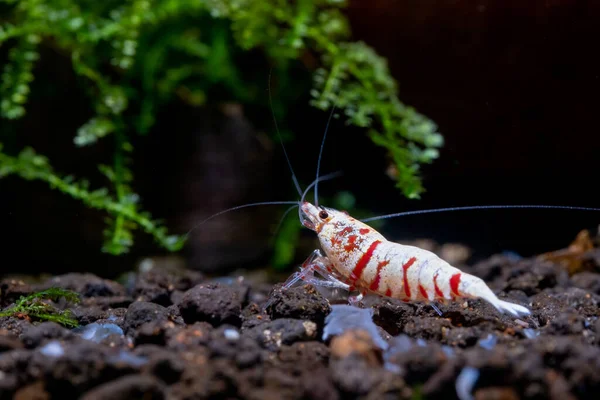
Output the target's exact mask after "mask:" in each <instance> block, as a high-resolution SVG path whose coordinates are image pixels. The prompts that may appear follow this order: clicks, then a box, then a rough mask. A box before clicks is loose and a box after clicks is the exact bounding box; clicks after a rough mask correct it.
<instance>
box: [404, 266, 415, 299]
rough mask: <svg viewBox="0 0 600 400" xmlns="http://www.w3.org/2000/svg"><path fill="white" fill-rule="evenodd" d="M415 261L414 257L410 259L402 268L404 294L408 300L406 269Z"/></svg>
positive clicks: (408, 290)
mask: <svg viewBox="0 0 600 400" xmlns="http://www.w3.org/2000/svg"><path fill="white" fill-rule="evenodd" d="M415 261H417V259H416V258H415V257H411V258H410V259H409V260H408V261H407V262H406V264H404V265H403V266H402V271H403V273H404V294H406V297H407V298H410V286H409V285H408V269H409V268H410V267H411V266H412V265H413V264H414V263H415Z"/></svg>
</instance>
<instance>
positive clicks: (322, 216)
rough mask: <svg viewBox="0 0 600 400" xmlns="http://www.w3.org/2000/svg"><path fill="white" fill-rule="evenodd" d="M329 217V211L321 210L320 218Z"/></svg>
mask: <svg viewBox="0 0 600 400" xmlns="http://www.w3.org/2000/svg"><path fill="white" fill-rule="evenodd" d="M327 217H329V214H327V211H325V210H323V211H321V212H319V218H321V219H327Z"/></svg>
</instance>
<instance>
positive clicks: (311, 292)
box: [266, 285, 331, 331]
mask: <svg viewBox="0 0 600 400" xmlns="http://www.w3.org/2000/svg"><path fill="white" fill-rule="evenodd" d="M271 296H272V297H271V299H270V301H271V304H269V306H268V307H267V310H266V311H267V313H268V314H269V315H270V317H271V319H272V320H275V319H277V318H292V319H304V320H309V321H312V322H314V323H316V324H317V326H318V328H319V331H321V330H322V329H323V325H324V322H325V317H326V316H327V314H329V313H330V312H331V307H330V306H329V302H328V301H327V300H326V299H325V298H324V297H323V296H321V294H319V292H317V291H316V290H315V289H314V287H312V286H308V285H307V286H300V287H293V288H290V289H287V290H284V291H281V289H279V288H275V289H274V292H273V294H272V295H271Z"/></svg>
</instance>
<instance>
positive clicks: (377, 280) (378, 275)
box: [369, 260, 390, 291]
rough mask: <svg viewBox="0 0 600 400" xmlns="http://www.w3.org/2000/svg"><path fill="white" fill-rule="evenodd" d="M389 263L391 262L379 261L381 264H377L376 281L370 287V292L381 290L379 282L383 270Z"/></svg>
mask: <svg viewBox="0 0 600 400" xmlns="http://www.w3.org/2000/svg"><path fill="white" fill-rule="evenodd" d="M389 263H390V260H384V261H379V264H377V273H376V274H375V279H373V282H371V286H369V289H370V290H372V291H376V290H377V289H379V281H381V270H382V269H383V267H385V266H386V265H388V264H389Z"/></svg>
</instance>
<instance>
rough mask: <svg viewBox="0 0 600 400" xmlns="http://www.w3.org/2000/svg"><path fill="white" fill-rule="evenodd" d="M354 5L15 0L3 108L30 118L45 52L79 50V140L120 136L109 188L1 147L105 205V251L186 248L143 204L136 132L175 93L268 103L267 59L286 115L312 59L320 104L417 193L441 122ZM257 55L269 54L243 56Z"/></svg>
mask: <svg viewBox="0 0 600 400" xmlns="http://www.w3.org/2000/svg"><path fill="white" fill-rule="evenodd" d="M345 5H346V4H345V1H340V0H296V1H294V2H289V1H287V0H274V1H269V2H266V1H263V0H131V1H127V2H122V1H117V0H105V1H92V0H83V1H79V0H77V1H76V0H19V1H16V0H5V1H4V2H3V3H2V4H1V5H0V6H1V7H2V11H3V14H4V15H5V18H4V19H3V22H2V23H1V25H0V44H1V45H3V46H4V47H5V48H8V49H9V50H8V58H7V62H6V63H5V65H4V70H3V72H2V84H1V85H0V116H1V117H3V118H5V119H8V120H15V119H19V118H24V117H25V116H26V111H27V101H28V98H29V96H30V91H31V83H32V81H33V80H34V79H35V78H36V77H35V67H36V63H37V62H38V59H39V54H40V49H41V48H42V47H44V48H52V49H53V50H55V51H57V52H59V53H60V54H64V55H67V56H68V57H70V60H71V64H72V68H73V70H74V72H75V74H76V75H77V76H78V82H79V84H80V85H81V87H82V88H83V90H84V91H85V92H86V93H87V94H88V98H89V107H90V110H93V116H92V117H91V118H90V119H89V120H88V121H87V122H86V123H84V124H83V125H82V126H81V127H80V128H79V129H78V130H77V132H73V133H72V135H73V142H74V144H75V145H76V146H78V147H85V146H92V145H94V144H95V143H97V142H99V141H106V140H112V141H113V142H114V153H113V155H112V159H111V160H110V161H108V162H107V164H110V165H102V166H99V168H100V169H101V171H102V173H103V174H104V175H105V176H106V178H107V179H108V183H109V185H108V186H107V187H101V188H94V189H92V188H90V187H89V185H88V184H87V183H86V181H85V180H84V179H75V178H73V177H70V176H69V175H68V174H63V173H59V172H55V171H54V170H53V169H52V167H51V163H50V162H49V161H48V160H47V159H46V158H45V157H44V156H42V155H39V154H36V153H35V151H34V150H33V149H31V148H26V149H15V148H8V147H7V148H5V149H4V150H0V151H2V153H0V177H4V176H7V175H18V176H20V177H22V178H24V179H35V180H42V181H44V182H47V183H48V184H49V185H50V187H52V188H54V189H58V190H60V191H62V192H64V193H65V194H67V195H70V196H72V197H74V198H76V199H78V200H81V201H82V202H84V203H85V204H86V205H88V206H90V207H95V208H98V209H101V210H104V211H106V213H107V228H106V231H105V242H104V246H103V251H105V252H108V253H111V254H115V255H117V254H123V253H126V252H127V251H129V249H130V248H131V246H132V245H133V242H134V232H135V231H136V230H137V229H142V230H143V231H145V232H146V233H149V234H150V235H152V236H153V237H154V238H155V239H156V241H157V243H158V244H159V245H160V246H162V247H164V248H166V249H168V250H171V251H176V250H178V249H180V248H181V247H182V245H183V242H184V239H185V237H183V236H177V235H170V234H168V233H167V229H166V228H165V227H164V226H163V225H162V224H161V223H160V222H158V221H156V220H153V219H152V218H151V216H150V215H149V214H148V213H147V212H145V211H143V209H142V207H141V205H140V201H139V196H138V195H137V194H136V193H135V192H134V191H133V189H132V187H131V184H132V182H133V176H132V173H131V170H130V157H131V154H132V152H133V151H134V149H133V147H132V145H131V138H132V136H133V135H144V134H147V133H149V132H151V129H152V127H153V126H154V124H155V122H156V118H157V110H158V109H159V108H160V107H161V106H163V105H165V104H167V103H169V102H173V101H179V102H184V103H187V104H191V105H193V106H202V105H204V104H207V103H208V102H215V101H222V100H227V101H237V102H242V103H244V104H248V105H252V106H258V107H264V108H266V107H267V102H266V99H265V97H266V96H265V95H264V93H265V80H266V79H264V77H265V76H266V75H267V70H268V69H269V68H272V69H273V72H274V74H273V75H274V76H275V78H276V79H277V83H278V84H279V85H280V86H279V89H280V90H279V92H280V93H282V94H281V98H278V103H279V104H278V108H277V109H276V110H274V111H275V113H276V114H277V115H278V117H279V118H282V117H284V116H285V109H286V103H287V102H291V101H292V100H291V99H294V98H296V97H298V96H297V94H298V93H299V92H300V91H306V90H307V88H306V85H305V84H304V82H298V80H297V79H291V78H290V76H291V73H292V71H298V70H299V69H301V70H303V71H305V72H306V73H307V80H308V82H310V80H311V79H312V89H310V94H311V96H312V101H311V104H312V105H313V106H314V107H317V108H319V109H322V110H326V109H330V108H331V107H332V106H333V105H335V106H336V107H337V108H338V110H339V111H340V114H341V115H342V117H343V118H344V120H345V121H346V123H348V124H350V125H355V126H358V127H361V128H364V129H365V131H366V132H368V135H369V136H370V138H371V139H372V140H373V142H374V143H375V144H376V145H378V146H383V147H385V148H386V149H387V150H388V153H389V156H390V160H391V162H392V163H393V164H394V166H395V171H396V174H395V176H396V181H397V186H398V187H399V188H400V189H401V190H402V191H403V193H404V194H405V195H406V196H408V197H410V198H417V197H419V194H420V193H422V192H423V187H422V185H421V180H420V178H419V168H420V165H421V164H424V163H429V162H431V161H432V160H434V159H435V158H437V156H438V151H437V149H438V148H439V147H440V146H441V145H442V137H441V136H440V135H439V133H437V128H436V125H435V124H434V123H433V122H432V121H431V120H429V119H428V118H426V117H425V116H423V115H421V114H419V113H418V112H417V111H416V110H414V109H413V108H411V107H409V106H406V105H404V104H403V103H402V102H401V101H400V100H399V98H398V94H397V92H398V89H397V84H396V82H395V80H394V79H393V78H392V77H391V75H390V72H389V69H388V66H387V63H386V60H385V59H383V58H382V57H380V56H378V55H377V54H376V53H375V51H373V49H371V48H370V47H369V46H367V45H366V44H365V43H362V42H352V41H351V36H350V29H349V24H348V21H347V19H346V18H345V16H344V15H343V8H344V7H345ZM260 55H262V60H263V63H262V64H261V63H258V64H257V63H256V62H253V63H251V64H249V63H246V62H244V61H245V60H248V59H249V58H252V60H255V59H256V57H257V56H260ZM307 55H310V57H311V59H313V60H316V62H315V63H313V64H314V67H312V66H311V67H309V68H307V66H306V65H307V64H306V63H304V62H303V60H305V59H306V57H307ZM249 65H253V66H254V70H253V69H252V68H248V66H249ZM311 65H312V64H311ZM307 69H309V70H310V71H307ZM309 73H310V74H312V77H310V75H309ZM259 77H260V78H259ZM50 84H52V83H50ZM3 129H4V132H7V134H11V132H14V129H13V128H10V127H5V128H3ZM12 134H13V135H14V133H12ZM3 140H4V139H3ZM4 141H5V143H6V144H7V146H8V143H11V142H14V141H11V140H10V138H6V140H4Z"/></svg>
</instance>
